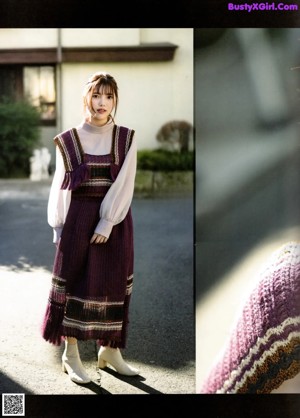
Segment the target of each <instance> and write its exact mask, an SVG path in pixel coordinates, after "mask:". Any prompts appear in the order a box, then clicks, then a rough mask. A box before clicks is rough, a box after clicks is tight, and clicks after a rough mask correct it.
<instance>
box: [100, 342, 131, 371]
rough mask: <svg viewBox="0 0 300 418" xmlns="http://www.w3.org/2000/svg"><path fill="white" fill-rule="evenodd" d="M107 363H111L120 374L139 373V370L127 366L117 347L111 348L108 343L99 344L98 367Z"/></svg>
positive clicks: (103, 366) (102, 366) (102, 367)
mask: <svg viewBox="0 0 300 418" xmlns="http://www.w3.org/2000/svg"><path fill="white" fill-rule="evenodd" d="M107 363H109V364H111V365H112V366H113V367H114V368H115V369H116V371H117V372H118V373H120V374H122V375H125V376H136V375H138V374H139V370H137V369H135V368H134V367H131V366H129V365H128V364H127V363H126V362H125V361H124V359H123V357H122V354H121V352H120V350H119V348H112V347H110V344H108V345H106V346H101V347H100V349H99V352H98V367H99V368H100V369H104V368H105V367H106V365H107Z"/></svg>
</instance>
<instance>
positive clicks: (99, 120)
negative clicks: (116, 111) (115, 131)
mask: <svg viewBox="0 0 300 418" xmlns="http://www.w3.org/2000/svg"><path fill="white" fill-rule="evenodd" d="M114 104H115V101H114V96H113V94H111V93H108V91H107V90H105V89H104V88H100V89H99V90H94V91H93V94H92V111H93V113H94V115H93V119H92V121H93V123H95V124H96V125H99V126H101V125H105V123H106V122H107V121H108V117H109V115H110V114H111V112H112V111H113V108H114Z"/></svg>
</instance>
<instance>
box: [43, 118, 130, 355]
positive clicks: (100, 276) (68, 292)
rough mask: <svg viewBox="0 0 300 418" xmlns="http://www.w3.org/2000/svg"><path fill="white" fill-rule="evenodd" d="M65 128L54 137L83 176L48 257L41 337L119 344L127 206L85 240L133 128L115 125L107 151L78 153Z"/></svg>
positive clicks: (123, 323) (125, 293) (123, 327)
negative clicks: (98, 240) (98, 237)
mask: <svg viewBox="0 0 300 418" xmlns="http://www.w3.org/2000/svg"><path fill="white" fill-rule="evenodd" d="M71 133H72V134H70V132H68V133H67V134H66V135H65V134H64V135H62V136H61V137H60V136H59V137H56V138H61V141H60V142H59V144H60V145H59V146H60V147H61V148H62V149H63V152H64V161H65V162H66V163H65V164H66V165H65V168H66V169H67V168H71V167H72V170H75V171H76V170H77V169H78V167H80V164H81V165H82V164H84V165H85V166H86V167H87V169H88V173H89V175H88V178H86V179H85V180H83V181H81V183H80V184H79V185H77V187H76V188H75V189H74V190H72V198H71V203H70V207H69V211H68V214H67V218H66V222H65V225H64V228H63V232H62V236H61V240H60V243H59V246H58V249H57V252H56V256H55V261H54V267H53V279H52V287H51V291H50V295H49V304H48V307H47V312H46V315H45V320H44V326H43V337H44V338H45V339H46V340H47V341H49V342H51V343H53V344H56V345H60V343H61V340H62V338H63V336H69V337H75V338H77V339H79V340H88V339H95V340H98V343H99V344H101V345H107V344H110V345H111V346H112V347H115V348H117V347H119V348H124V347H125V346H126V338H127V326H128V314H129V303H130V298H131V292H132V286H133V256H134V251H133V223H132V216H131V209H129V211H128V213H127V215H126V217H125V219H124V220H123V221H122V222H120V223H119V224H117V225H115V226H114V227H113V229H112V232H111V234H110V237H109V239H108V241H107V242H106V243H105V244H101V245H97V244H92V245H91V244H90V239H91V237H92V235H93V233H94V230H95V227H96V226H97V224H98V222H99V209H100V205H101V202H102V200H103V199H104V197H105V195H106V193H107V192H108V190H109V188H110V186H111V185H112V184H113V181H114V178H115V177H116V176H117V174H118V172H119V170H120V168H121V166H122V164H123V162H124V160H125V157H126V152H127V151H128V149H129V147H130V144H131V140H132V137H133V131H132V130H129V129H127V128H124V127H119V126H115V127H114V130H113V140H112V148H111V153H110V154H109V155H102V156H94V155H89V154H84V155H81V153H82V148H81V145H80V141H79V138H78V135H77V134H76V130H71ZM70 138H71V139H70ZM56 141H57V139H56ZM76 147H77V151H75V148H76ZM79 156H80V158H78V157H79Z"/></svg>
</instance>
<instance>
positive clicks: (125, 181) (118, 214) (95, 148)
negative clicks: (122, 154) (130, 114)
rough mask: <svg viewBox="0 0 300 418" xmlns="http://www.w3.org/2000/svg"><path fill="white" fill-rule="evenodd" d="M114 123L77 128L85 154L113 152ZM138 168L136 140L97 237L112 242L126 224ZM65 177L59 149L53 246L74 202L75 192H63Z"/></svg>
mask: <svg viewBox="0 0 300 418" xmlns="http://www.w3.org/2000/svg"><path fill="white" fill-rule="evenodd" d="M113 126H114V124H113V123H112V122H110V123H108V124H106V125H104V126H100V127H98V126H95V125H91V124H89V123H87V122H83V123H82V124H81V125H79V126H78V127H76V129H77V132H78V135H79V138H80V142H81V145H82V148H83V151H84V153H86V154H91V155H106V154H109V153H110V151H111V145H112V131H113ZM136 164H137V146H136V140H135V137H134V136H133V140H132V143H131V146H130V148H129V151H128V153H127V155H126V158H125V160H124V163H123V165H122V167H121V170H120V171H119V174H118V176H117V178H116V180H115V181H114V182H113V184H112V185H111V187H110V188H109V190H108V192H107V193H106V195H105V197H104V199H103V201H102V203H101V205H100V209H99V215H100V221H99V223H98V225H97V226H96V228H95V233H97V234H101V235H103V236H105V237H107V238H109V236H110V233H111V231H112V228H113V227H114V225H117V224H118V223H120V222H122V221H123V219H124V218H125V216H126V215H127V213H128V210H129V208H130V205H131V202H132V197H133V193H134V182H135V175H136ZM64 177H65V167H64V162H63V158H62V154H61V152H60V151H59V148H58V147H56V167H55V173H54V176H53V180H52V184H51V189H50V193H49V200H48V208H47V214H48V223H49V225H50V226H51V227H52V228H53V233H54V236H53V242H54V243H57V242H58V241H59V238H60V235H61V233H62V229H63V226H64V223H65V220H66V217H67V213H68V210H69V206H70V202H71V193H72V191H71V190H61V188H60V187H61V184H62V182H63V179H64Z"/></svg>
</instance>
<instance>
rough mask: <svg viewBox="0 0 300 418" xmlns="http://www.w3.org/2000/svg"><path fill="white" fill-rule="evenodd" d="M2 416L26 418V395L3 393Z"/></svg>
mask: <svg viewBox="0 0 300 418" xmlns="http://www.w3.org/2000/svg"><path fill="white" fill-rule="evenodd" d="M2 416H3V417H23V416H25V395H24V394H23V393H2Z"/></svg>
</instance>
